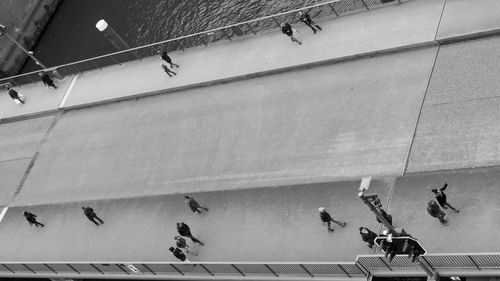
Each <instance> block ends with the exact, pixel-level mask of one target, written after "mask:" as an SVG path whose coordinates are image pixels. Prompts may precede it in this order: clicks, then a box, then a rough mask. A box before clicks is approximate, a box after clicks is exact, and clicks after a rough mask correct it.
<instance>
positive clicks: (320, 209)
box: [318, 207, 326, 213]
mask: <svg viewBox="0 0 500 281" xmlns="http://www.w3.org/2000/svg"><path fill="white" fill-rule="evenodd" d="M318 211H319V212H320V213H324V212H326V210H325V208H323V207H319V209H318Z"/></svg>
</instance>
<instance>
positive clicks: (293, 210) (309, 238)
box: [0, 168, 500, 262]
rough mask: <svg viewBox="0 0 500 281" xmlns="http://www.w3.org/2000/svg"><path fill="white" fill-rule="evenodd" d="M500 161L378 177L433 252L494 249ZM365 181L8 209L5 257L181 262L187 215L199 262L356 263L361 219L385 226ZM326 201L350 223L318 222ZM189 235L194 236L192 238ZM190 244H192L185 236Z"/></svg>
mask: <svg viewBox="0 0 500 281" xmlns="http://www.w3.org/2000/svg"><path fill="white" fill-rule="evenodd" d="M499 171H500V170H499V169H498V168H495V169H493V168H490V169H471V170H462V171H449V172H439V173H432V174H415V175H409V176H404V177H401V178H398V179H397V180H396V181H395V179H391V178H386V179H380V180H376V179H374V180H372V183H371V186H370V188H369V190H368V192H370V193H377V194H378V195H379V197H380V198H381V200H382V205H383V207H384V208H387V211H388V213H390V214H391V215H392V216H393V223H394V225H395V226H396V227H403V228H404V229H405V230H406V231H407V232H408V233H410V234H411V235H413V236H414V237H415V238H417V239H418V240H419V241H420V242H421V244H422V245H423V246H424V247H425V249H426V250H427V251H428V253H433V254H438V253H477V252H498V251H499V250H500V241H499V240H498V239H497V236H498V235H497V230H498V225H499V223H500V221H499V217H500V204H499V203H498V202H499V201H500V195H499V194H498V192H496V185H497V183H498V181H499V180H500V177H499ZM445 181H447V182H448V184H449V186H448V188H447V190H446V191H447V195H448V199H449V202H451V203H453V204H454V205H455V206H457V207H458V208H460V211H461V212H460V213H457V214H456V213H453V212H450V211H449V210H446V212H447V216H448V217H449V222H450V224H449V225H448V226H443V225H441V224H440V223H439V222H438V221H437V220H436V219H435V218H432V217H430V216H429V215H428V214H427V213H426V204H427V201H428V200H429V199H432V198H433V197H434V196H433V194H432V192H431V189H432V188H434V187H436V186H441V185H442V184H443V183H444V182H445ZM359 184H360V181H348V182H335V183H322V184H309V185H298V186H284V187H279V188H260V189H248V190H237V191H217V192H206V193H196V194H191V195H193V196H194V197H195V198H196V200H198V201H199V202H200V204H202V205H205V206H207V207H208V208H209V211H208V212H207V213H203V214H196V213H193V212H192V211H191V210H190V209H189V207H188V206H187V205H186V204H185V203H184V194H177V195H169V196H157V197H144V198H133V199H124V200H100V201H94V202H77V203H70V204H54V205H41V206H18V207H15V208H11V209H10V210H9V212H8V213H7V215H6V217H5V219H4V220H3V221H2V223H1V224H0V229H1V231H0V247H1V248H2V251H1V252H0V259H1V260H2V261H5V262H11V261H13V262H28V261H31V262H35V261H43V262H51V261H53V262H55V261H65V262H72V261H89V262H93V261H99V262H107V261H114V262H133V261H135V262H155V261H156V262H159V261H172V262H174V261H176V260H175V258H174V257H173V256H172V255H171V253H170V252H169V251H168V248H169V247H170V246H173V245H174V241H173V237H174V236H176V235H177V232H176V228H175V224H176V223H177V222H185V223H187V224H188V225H189V226H190V228H191V232H192V233H193V235H194V236H195V237H197V238H199V239H200V240H201V241H203V242H204V243H205V246H200V245H198V244H195V245H194V249H195V250H197V251H198V253H199V255H198V256H190V257H188V258H189V259H190V260H191V261H194V262H243V261H245V262H290V261H308V262H339V261H340V262H353V261H354V259H355V257H356V255H360V254H373V253H380V252H379V251H378V250H374V249H370V248H368V247H367V244H366V243H365V242H363V241H362V240H361V237H360V235H359V230H358V228H359V227H360V226H365V227H368V228H369V229H371V230H373V231H375V232H377V233H379V231H380V224H378V223H377V222H376V219H375V216H374V214H373V213H371V212H370V210H369V208H368V207H367V206H366V205H364V204H363V202H362V201H361V200H360V199H359V198H358V196H357V193H358V187H359ZM81 206H92V208H93V209H94V210H95V211H96V212H97V213H98V215H99V217H100V218H102V219H103V220H104V221H105V224H103V225H101V226H96V225H94V224H92V223H91V222H89V221H88V219H87V218H86V217H85V216H84V215H83V213H82V210H81ZM320 206H322V207H325V208H326V209H327V210H328V211H329V212H330V214H331V215H332V216H333V217H334V218H335V219H338V220H341V221H346V222H347V226H346V227H340V226H338V225H335V224H334V225H333V226H332V227H333V229H334V230H335V231H334V232H333V233H329V232H328V231H327V230H326V228H325V227H324V226H323V225H322V223H321V221H320V217H319V213H318V207H320ZM25 210H28V211H30V212H33V213H34V214H37V215H38V219H39V220H40V221H41V222H42V223H44V224H46V226H45V228H43V229H41V228H33V227H30V226H29V225H28V223H27V222H26V221H25V220H24V218H23V217H22V212H23V211H25ZM188 240H189V239H188ZM189 243H190V244H192V243H191V242H190V241H189Z"/></svg>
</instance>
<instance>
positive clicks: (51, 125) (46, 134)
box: [0, 112, 63, 222]
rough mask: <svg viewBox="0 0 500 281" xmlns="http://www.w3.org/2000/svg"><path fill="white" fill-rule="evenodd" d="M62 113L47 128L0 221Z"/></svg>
mask: <svg viewBox="0 0 500 281" xmlns="http://www.w3.org/2000/svg"><path fill="white" fill-rule="evenodd" d="M62 114H63V112H59V113H58V114H56V115H55V116H54V118H53V119H52V121H51V123H50V125H49V127H48V128H47V131H46V132H45V135H44V136H43V138H42V140H41V141H40V145H38V148H37V149H36V152H35V154H34V155H33V157H31V161H30V163H29V164H28V167H27V168H26V171H25V172H24V175H23V177H22V178H21V181H20V182H19V184H18V185H17V188H16V191H15V192H14V194H13V195H12V197H11V198H10V201H9V204H7V206H5V207H4V208H3V209H2V212H1V213H0V222H1V221H2V220H3V218H4V216H5V214H6V213H7V211H8V210H9V208H10V207H11V206H12V204H14V200H15V199H16V197H17V195H18V194H19V192H21V189H22V188H23V186H24V183H25V182H26V179H27V178H28V175H29V174H30V172H31V169H32V168H33V166H34V165H35V162H36V160H37V159H38V156H39V155H40V151H41V150H42V148H43V147H44V145H45V143H46V142H47V139H48V138H49V135H50V132H51V131H52V129H53V128H54V126H55V125H56V123H57V120H59V117H60V116H61V115H62Z"/></svg>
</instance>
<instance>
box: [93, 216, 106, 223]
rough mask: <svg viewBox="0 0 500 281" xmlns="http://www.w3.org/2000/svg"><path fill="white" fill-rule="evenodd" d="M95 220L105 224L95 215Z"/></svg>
mask: <svg viewBox="0 0 500 281" xmlns="http://www.w3.org/2000/svg"><path fill="white" fill-rule="evenodd" d="M94 218H95V219H96V220H98V221H99V222H100V223H104V221H102V220H101V218H100V217H98V216H97V215H94Z"/></svg>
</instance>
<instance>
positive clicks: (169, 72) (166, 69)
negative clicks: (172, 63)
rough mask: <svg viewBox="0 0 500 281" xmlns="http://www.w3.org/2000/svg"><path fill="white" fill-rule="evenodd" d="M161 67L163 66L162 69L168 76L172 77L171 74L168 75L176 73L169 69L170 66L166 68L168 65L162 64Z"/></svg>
mask: <svg viewBox="0 0 500 281" xmlns="http://www.w3.org/2000/svg"><path fill="white" fill-rule="evenodd" d="M161 67H162V68H163V71H165V73H167V74H168V76H169V77H172V75H170V74H173V75H177V73H175V72H173V71H172V70H170V68H168V66H166V65H164V64H162V65H161Z"/></svg>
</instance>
